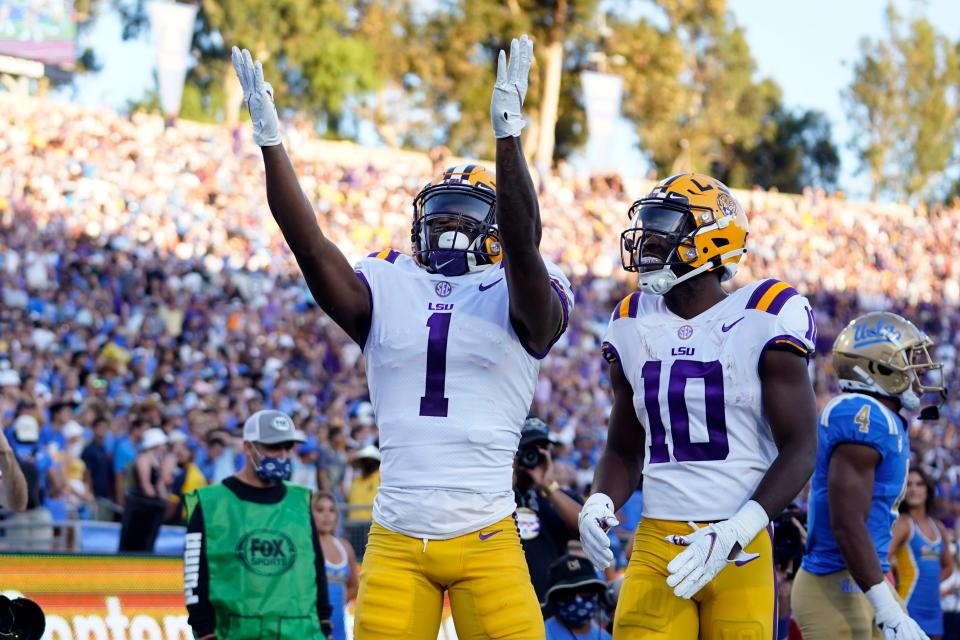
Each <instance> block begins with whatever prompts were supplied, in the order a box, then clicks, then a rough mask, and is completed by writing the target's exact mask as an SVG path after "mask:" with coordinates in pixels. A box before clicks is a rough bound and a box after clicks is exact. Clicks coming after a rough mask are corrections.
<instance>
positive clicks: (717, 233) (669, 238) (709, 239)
mask: <svg viewBox="0 0 960 640" xmlns="http://www.w3.org/2000/svg"><path fill="white" fill-rule="evenodd" d="M629 215H630V227H629V228H628V229H626V230H625V231H624V232H623V233H622V234H620V257H621V261H622V262H623V268H624V269H626V270H627V271H631V272H635V273H639V274H640V278H639V280H640V282H639V284H640V290H641V291H643V292H644V293H652V294H655V295H663V294H664V293H666V292H667V291H669V290H670V289H671V288H673V287H674V286H676V285H677V284H679V283H681V282H684V281H685V280H689V279H690V278H693V277H694V276H697V275H699V274H701V273H704V272H706V271H713V270H715V269H722V270H723V273H722V274H721V276H720V279H721V280H722V281H726V280H729V279H730V278H732V277H733V276H734V275H735V274H736V272H737V265H738V264H739V262H740V257H741V256H742V255H743V254H744V253H746V251H747V250H746V241H747V234H748V233H749V232H750V225H749V224H748V223H747V214H745V213H744V212H743V207H741V206H740V203H739V202H737V200H736V198H734V197H733V194H732V193H730V189H728V188H727V186H726V185H725V184H723V183H722V182H720V181H719V180H717V179H715V178H711V177H710V176H708V175H704V174H702V173H679V174H677V175H675V176H671V177H669V178H667V179H666V180H662V181H660V182H659V183H658V184H657V185H656V186H655V187H654V188H653V190H652V191H651V192H650V193H649V194H648V195H647V196H646V197H644V198H641V199H640V200H637V201H636V202H634V203H633V205H632V206H631V207H630V214H629Z"/></svg>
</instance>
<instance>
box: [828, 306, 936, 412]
mask: <svg viewBox="0 0 960 640" xmlns="http://www.w3.org/2000/svg"><path fill="white" fill-rule="evenodd" d="M932 346H933V341H932V340H931V339H930V338H929V337H927V335H926V334H925V333H924V332H922V331H920V329H918V328H917V327H916V326H914V324H913V323H912V322H910V321H909V320H907V319H905V318H902V317H900V316H898V315H897V314H895V313H889V312H887V311H874V312H872V313H867V314H865V315H862V316H860V317H859V318H856V319H855V320H853V321H851V322H850V324H848V325H847V326H846V327H845V328H844V329H843V331H841V332H840V335H839V336H837V339H836V341H835V342H834V343H833V367H834V369H835V370H836V372H837V377H839V378H840V388H841V389H843V390H844V391H854V392H857V391H860V392H868V393H874V394H878V395H881V396H887V397H890V398H897V399H898V400H900V402H901V403H902V404H903V406H904V407H906V408H907V409H910V410H915V409H917V408H918V407H919V406H920V399H921V397H922V396H924V395H925V394H936V395H937V397H938V401H937V403H936V406H935V407H928V408H927V409H925V410H924V413H925V414H926V417H935V416H933V415H931V414H930V413H929V412H928V411H929V409H931V408H936V407H939V405H940V403H942V401H943V399H944V397H945V396H946V389H945V387H944V384H943V363H940V362H935V361H934V360H933V357H932V356H931V355H930V347H932ZM922 417H923V416H922Z"/></svg>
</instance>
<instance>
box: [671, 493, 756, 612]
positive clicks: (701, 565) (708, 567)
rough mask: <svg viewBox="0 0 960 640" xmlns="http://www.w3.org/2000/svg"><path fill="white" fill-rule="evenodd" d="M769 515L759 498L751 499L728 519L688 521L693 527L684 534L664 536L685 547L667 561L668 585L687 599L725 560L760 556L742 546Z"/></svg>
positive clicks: (738, 560)
mask: <svg viewBox="0 0 960 640" xmlns="http://www.w3.org/2000/svg"><path fill="white" fill-rule="evenodd" d="M769 522H770V518H769V517H768V516H767V512H766V511H765V510H764V509H763V507H761V506H760V504H759V503H758V502H755V501H753V500H750V501H749V502H747V503H746V504H745V505H743V506H742V507H740V510H739V511H737V513H736V514H734V516H733V517H732V518H730V519H729V520H722V521H720V522H714V523H713V524H711V525H708V526H706V527H703V528H702V529H701V528H699V527H698V526H697V525H696V524H695V523H693V522H691V523H690V526H691V527H693V529H694V531H693V533H691V534H688V535H685V536H676V535H674V536H667V537H666V540H667V542H672V543H673V544H678V545H682V546H685V547H687V548H686V549H684V550H683V551H681V552H680V553H679V554H678V555H677V557H676V558H674V559H673V560H671V561H670V564H668V565H667V571H669V572H670V575H668V576H667V586H668V587H670V588H672V589H673V593H674V594H675V595H676V596H677V597H680V598H684V599H687V600H689V599H690V598H692V597H693V596H694V595H696V593H697V592H698V591H700V589H702V588H703V587H704V585H706V584H708V583H709V582H710V581H711V580H713V579H714V578H715V577H716V576H717V574H718V573H720V572H721V571H722V570H723V569H724V568H725V567H726V566H727V564H728V563H730V562H733V563H735V564H736V565H737V566H740V565H742V564H746V563H747V562H750V561H751V560H755V559H756V558H758V557H759V554H757V553H746V552H744V551H742V549H745V548H746V547H747V545H748V544H750V541H751V540H753V539H754V538H755V537H756V535H757V534H758V533H760V531H761V530H762V529H763V528H764V527H765V526H767V523H769ZM737 543H739V544H740V549H741V551H740V552H739V553H737V555H736V556H735V557H733V558H730V554H731V553H732V552H733V548H734V546H735V545H736V544H737Z"/></svg>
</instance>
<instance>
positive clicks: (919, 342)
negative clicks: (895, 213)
mask: <svg viewBox="0 0 960 640" xmlns="http://www.w3.org/2000/svg"><path fill="white" fill-rule="evenodd" d="M932 345H933V343H932V341H931V340H930V339H929V338H928V337H927V336H926V335H924V334H923V333H922V332H921V331H920V330H919V329H917V328H916V327H915V326H914V325H913V324H912V323H911V322H909V321H908V320H905V319H904V318H901V317H900V316H898V315H896V314H894V313H887V312H874V313H868V314H866V315H863V316H860V317H859V318H857V319H856V320H854V321H853V322H851V323H850V324H848V325H847V326H846V328H845V329H844V330H843V331H842V332H841V333H840V335H839V336H837V339H836V342H834V345H833V367H834V369H835V370H836V372H837V377H838V378H839V379H840V388H841V389H842V390H843V393H841V394H840V395H839V396H837V397H836V398H834V399H833V400H831V401H830V402H829V403H827V405H826V406H825V407H824V408H823V412H822V413H821V414H820V429H819V440H820V446H819V449H818V451H817V467H816V471H815V472H814V475H813V482H812V483H811V488H810V515H809V519H808V523H809V533H808V535H807V553H806V555H805V556H804V558H803V563H802V564H801V568H800V571H799V573H798V574H797V578H796V580H795V582H794V585H793V594H792V596H791V606H792V608H793V615H794V618H795V619H796V621H797V624H798V625H799V627H800V630H801V632H802V633H803V637H804V640H821V639H824V640H826V639H827V638H829V639H830V640H834V639H840V640H868V639H869V638H886V639H887V640H893V639H897V640H919V639H921V638H926V637H927V635H926V634H925V633H924V632H923V631H922V630H921V628H920V626H919V625H918V624H917V623H916V621H914V620H913V619H911V618H910V617H909V616H908V615H907V612H906V611H905V610H904V607H903V605H902V603H901V602H900V601H899V600H898V598H897V597H896V596H895V595H894V589H893V586H892V585H891V584H890V583H889V582H887V580H886V579H885V578H884V574H886V573H887V572H888V571H889V570H890V564H889V561H888V557H887V556H888V553H889V550H890V540H891V536H892V528H893V525H894V522H895V521H896V519H897V509H898V506H899V503H900V500H901V499H902V498H903V495H904V492H905V491H906V482H907V470H908V468H909V464H910V443H909V439H908V438H909V435H908V432H909V429H908V426H907V421H906V420H905V419H904V417H903V416H902V415H901V411H902V410H903V409H909V410H915V409H918V408H919V407H920V404H921V399H922V398H923V397H924V396H925V395H926V394H931V395H933V396H934V397H936V398H937V400H938V402H939V401H940V400H942V397H943V394H944V388H943V365H942V364H940V363H939V362H934V361H933V359H932V358H931V357H930V347H931V346H932ZM937 407H938V404H932V405H931V406H930V407H927V408H925V409H924V410H923V412H922V413H921V417H923V418H934V417H936V416H937V415H938V414H939V411H938V408H937ZM874 623H876V624H874Z"/></svg>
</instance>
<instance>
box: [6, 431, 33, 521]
mask: <svg viewBox="0 0 960 640" xmlns="http://www.w3.org/2000/svg"><path fill="white" fill-rule="evenodd" d="M26 508H27V480H26V478H24V477H23V471H22V470H21V469H20V465H19V463H18V462H17V456H16V454H15V453H14V451H13V447H11V446H10V443H9V442H7V437H6V436H5V435H4V434H3V431H0V511H10V512H17V511H23V510H25V509H26Z"/></svg>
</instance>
